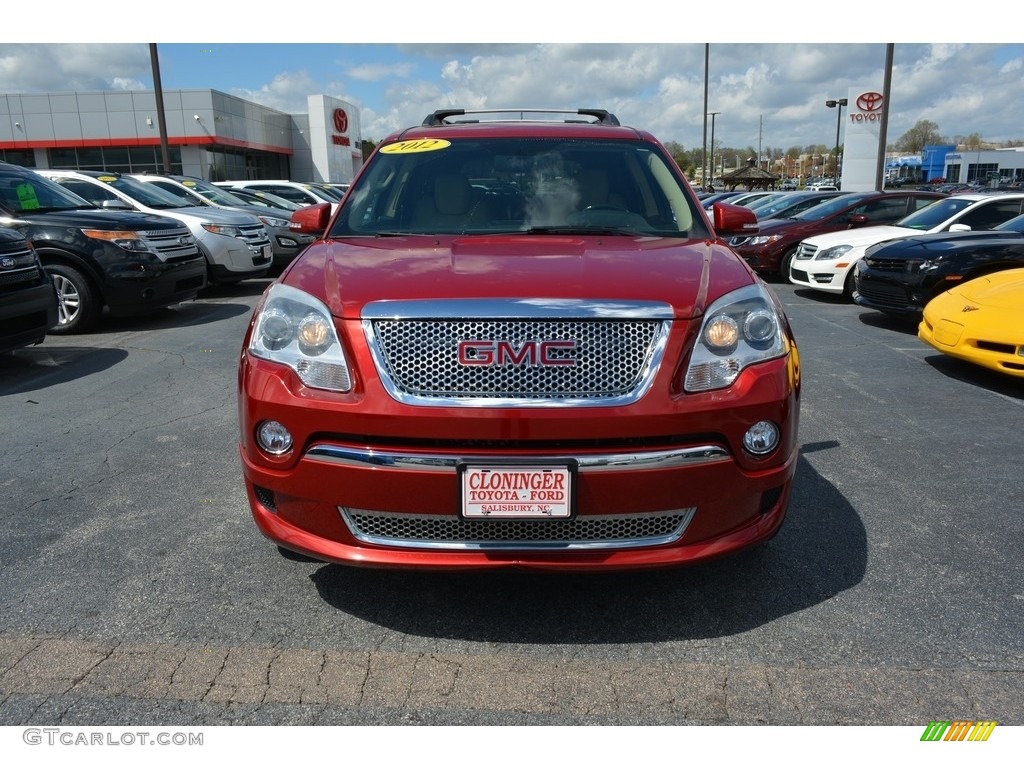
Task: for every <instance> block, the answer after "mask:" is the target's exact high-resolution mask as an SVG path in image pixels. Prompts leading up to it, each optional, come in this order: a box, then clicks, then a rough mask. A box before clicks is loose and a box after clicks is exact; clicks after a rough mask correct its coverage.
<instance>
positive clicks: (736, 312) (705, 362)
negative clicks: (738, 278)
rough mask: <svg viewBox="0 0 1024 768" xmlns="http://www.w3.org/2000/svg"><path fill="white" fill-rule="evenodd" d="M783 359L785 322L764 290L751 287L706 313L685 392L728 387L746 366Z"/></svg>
mask: <svg viewBox="0 0 1024 768" xmlns="http://www.w3.org/2000/svg"><path fill="white" fill-rule="evenodd" d="M785 353H786V342H785V339H783V336H782V320H781V318H780V317H779V314H778V312H777V311H776V309H775V303H774V302H773V301H772V300H771V297H770V296H769V295H768V291H767V289H766V288H765V287H764V286H763V285H760V284H756V285H748V286H746V287H744V288H740V289H739V290H736V291H733V292H732V293H729V294H726V295H725V296H723V297H722V298H720V299H719V300H718V301H716V302H715V303H714V304H712V305H711V307H709V308H708V311H707V313H706V314H705V315H704V322H703V323H702V324H701V328H700V334H698V336H697V343H696V344H695V345H694V348H693V354H692V355H690V365H689V367H688V368H687V370H686V377H685V379H684V381H683V388H684V389H685V390H686V391H687V392H703V391H706V390H709V389H721V388H722V387H728V386H729V385H730V384H732V383H733V382H734V381H735V380H736V377H737V376H739V375H740V372H741V371H742V370H743V369H744V368H746V367H747V366H749V365H753V364H754V363H760V362H763V361H765V360H771V359H772V358H776V357H781V356H782V355H784V354H785Z"/></svg>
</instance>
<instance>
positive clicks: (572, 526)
mask: <svg viewBox="0 0 1024 768" xmlns="http://www.w3.org/2000/svg"><path fill="white" fill-rule="evenodd" d="M694 511H695V508H693V507H691V508H688V509H674V510H670V511H666V512H662V513H654V514H650V513H648V514H643V515H614V516H605V515H601V516H594V517H576V518H574V519H572V520H463V519H461V518H458V517H451V516H441V515H401V514H394V513H390V512H373V511H369V510H362V509H342V510H341V513H342V518H343V519H344V520H345V522H346V524H347V525H348V527H349V529H350V530H351V531H352V535H353V536H355V537H356V538H357V539H359V540H360V541H365V542H367V543H371V544H372V543H387V544H389V545H391V546H405V547H410V548H424V547H430V548H451V549H465V548H475V549H488V548H495V549H497V548H513V547H515V548H519V549H530V548H544V547H554V546H558V547H564V548H570V549H571V548H574V547H576V548H588V547H615V546H621V547H627V546H628V547H638V546H654V545H656V544H665V543H668V542H671V541H675V540H677V539H678V538H679V537H680V536H682V535H683V532H684V531H685V530H686V526H687V525H688V524H689V522H690V520H691V519H692V517H693V513H694Z"/></svg>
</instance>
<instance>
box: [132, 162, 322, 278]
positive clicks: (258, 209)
mask: <svg viewBox="0 0 1024 768" xmlns="http://www.w3.org/2000/svg"><path fill="white" fill-rule="evenodd" d="M132 178H134V179H138V180H139V181H141V182H143V183H145V184H152V185H154V186H156V187H159V188H160V189H162V190H164V191H165V192H169V193H170V194H172V195H174V196H175V197H179V198H181V200H182V201H183V202H184V204H185V205H198V206H207V205H209V206H213V207H214V208H227V209H230V210H235V211H243V212H244V213H250V214H252V215H253V216H255V217H256V218H257V219H259V220H260V221H261V222H263V226H265V227H266V228H267V234H268V235H269V236H270V244H271V246H272V247H273V250H274V264H275V265H276V266H283V265H285V264H289V263H290V262H291V260H292V259H294V258H295V257H296V256H298V255H299V253H300V252H301V251H302V249H303V248H305V247H306V246H307V245H309V244H310V243H311V242H313V240H314V238H313V236H312V235H302V234H299V233H297V232H292V231H291V229H290V228H289V226H288V225H289V223H290V221H289V220H290V218H291V214H290V213H288V212H283V211H281V210H278V209H274V208H269V207H267V206H266V205H253V204H252V203H250V202H249V201H248V200H243V199H242V198H240V197H237V196H235V194H234V192H235V191H236V190H234V189H228V188H227V187H218V186H216V185H214V184H213V183H212V182H209V181H203V180H202V179H196V178H193V177H191V176H176V175H171V176H161V175H159V174H151V173H142V174H140V173H133V174H132Z"/></svg>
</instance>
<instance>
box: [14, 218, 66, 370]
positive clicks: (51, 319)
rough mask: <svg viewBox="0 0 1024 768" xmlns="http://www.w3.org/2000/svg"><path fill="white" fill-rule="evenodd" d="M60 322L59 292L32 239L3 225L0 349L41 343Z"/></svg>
mask: <svg viewBox="0 0 1024 768" xmlns="http://www.w3.org/2000/svg"><path fill="white" fill-rule="evenodd" d="M56 322H57V294H56V293H55V292H54V290H53V284H52V283H51V282H50V278H49V277H48V276H47V274H46V272H44V271H43V265H42V264H41V263H40V262H39V257H38V256H37V255H36V252H35V249H34V248H33V247H32V243H30V242H29V241H28V240H26V239H25V238H24V237H23V236H22V234H21V233H20V232H17V231H15V230H13V229H7V228H6V227H0V352H9V351H10V350H12V349H18V348H19V347H27V346H30V345H32V344H38V343H39V342H41V341H42V340H43V339H44V338H46V331H47V330H48V329H49V328H50V326H52V325H54V324H55V323H56Z"/></svg>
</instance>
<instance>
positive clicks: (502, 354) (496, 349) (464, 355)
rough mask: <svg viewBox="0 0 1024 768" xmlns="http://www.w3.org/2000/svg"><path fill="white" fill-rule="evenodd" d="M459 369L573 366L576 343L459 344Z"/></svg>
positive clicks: (472, 342)
mask: <svg viewBox="0 0 1024 768" xmlns="http://www.w3.org/2000/svg"><path fill="white" fill-rule="evenodd" d="M459 363H460V364H461V365H576V342H575V341H524V342H523V343H522V344H521V345H519V346H518V347H517V346H516V345H515V343H514V342H511V341H460V342H459Z"/></svg>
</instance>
